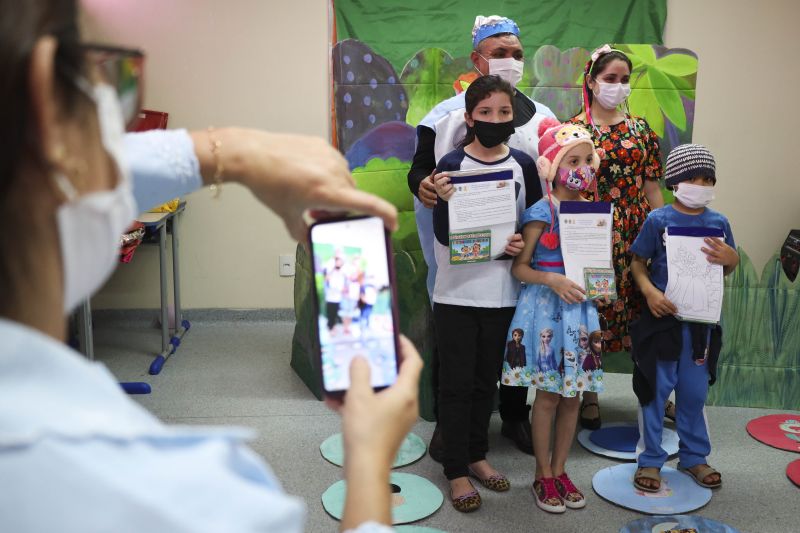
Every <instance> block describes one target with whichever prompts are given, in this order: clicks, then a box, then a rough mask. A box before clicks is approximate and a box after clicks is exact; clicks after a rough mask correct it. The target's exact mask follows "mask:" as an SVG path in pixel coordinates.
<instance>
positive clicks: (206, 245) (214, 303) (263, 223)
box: [82, 0, 328, 308]
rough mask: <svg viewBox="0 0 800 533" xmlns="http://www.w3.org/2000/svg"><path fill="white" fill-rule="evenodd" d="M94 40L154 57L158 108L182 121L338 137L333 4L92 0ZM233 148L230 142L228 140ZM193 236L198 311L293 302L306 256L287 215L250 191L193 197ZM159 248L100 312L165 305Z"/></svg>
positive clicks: (191, 304) (191, 272) (151, 96)
mask: <svg viewBox="0 0 800 533" xmlns="http://www.w3.org/2000/svg"><path fill="white" fill-rule="evenodd" d="M82 4H83V6H84V29H85V30H84V31H85V33H86V38H87V39H91V40H95V41H100V42H106V43H115V44H120V45H129V46H130V45H132V46H137V47H139V48H142V49H143V50H144V51H145V52H146V53H147V63H146V80H145V81H146V92H145V105H146V107H149V108H152V109H157V110H164V111H168V112H169V114H170V116H169V126H170V127H171V128H189V129H205V128H206V127H207V126H209V125H216V126H224V125H236V126H246V127H255V128H262V129H271V130H280V131H287V132H293V133H304V134H313V135H320V136H327V134H328V133H327V132H328V127H327V124H328V113H327V109H328V103H327V102H328V74H327V71H328V62H327V59H326V58H327V57H328V13H327V8H326V6H327V3H326V1H325V0H293V1H292V2H267V1H259V0H232V1H230V2H222V1H214V0H169V1H166V2H164V1H159V0H83V2H82ZM223 150H224V147H223ZM187 200H188V208H187V211H186V214H185V216H184V218H183V227H182V231H181V260H182V263H181V273H182V279H181V286H182V303H183V305H184V307H187V308H202V307H223V308H268V307H277V308H287V307H292V306H293V295H292V294H293V278H281V277H279V276H278V255H279V254H281V253H289V254H294V251H295V244H294V243H293V242H292V241H291V239H290V238H289V236H288V233H287V232H286V230H285V229H284V227H283V224H282V223H281V221H280V220H279V219H278V218H277V217H275V216H274V215H272V214H271V213H270V212H269V211H268V210H267V209H266V208H264V207H262V206H261V204H259V203H258V202H257V201H256V200H254V199H253V197H252V196H251V195H250V193H249V192H247V191H246V190H245V189H243V188H240V187H238V186H226V187H225V188H224V190H223V194H222V197H221V198H220V200H212V199H211V197H210V194H209V193H208V191H199V192H197V193H194V194H192V195H190V196H189V197H188V198H187ZM158 287H159V283H158V251H157V249H156V247H140V249H139V250H138V251H137V252H136V255H135V257H134V260H133V262H132V263H130V264H129V265H121V266H120V268H119V269H118V270H117V272H116V274H115V275H114V277H113V278H112V279H111V280H110V281H109V283H108V284H107V285H106V287H105V288H104V289H103V290H102V291H101V292H100V294H98V295H97V296H96V297H95V299H94V301H93V304H94V306H95V308H141V307H157V306H158V305H159V300H158Z"/></svg>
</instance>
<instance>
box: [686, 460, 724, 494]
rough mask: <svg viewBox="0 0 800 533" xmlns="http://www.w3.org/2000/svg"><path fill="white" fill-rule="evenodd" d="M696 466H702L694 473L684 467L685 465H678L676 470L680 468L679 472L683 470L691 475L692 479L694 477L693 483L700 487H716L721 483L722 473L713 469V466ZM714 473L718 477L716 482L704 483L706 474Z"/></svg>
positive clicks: (711, 474)
mask: <svg viewBox="0 0 800 533" xmlns="http://www.w3.org/2000/svg"><path fill="white" fill-rule="evenodd" d="M698 466H702V467H703V468H701V469H700V470H698V471H697V472H696V473H695V472H692V471H691V470H689V469H688V468H685V467H683V466H681V465H678V470H680V471H681V472H684V473H686V474H688V475H689V476H691V477H692V479H694V481H695V483H697V484H698V485H700V486H701V487H705V488H707V489H717V488H719V487H720V486H721V485H722V474H720V473H719V472H717V471H716V470H714V469H713V468H711V467H710V466H708V465H698ZM692 468H694V467H692ZM714 474H716V475H717V476H719V479H718V480H717V482H716V483H706V482H705V479H706V478H707V477H708V476H713V475H714Z"/></svg>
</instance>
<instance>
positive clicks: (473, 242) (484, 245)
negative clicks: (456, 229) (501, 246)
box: [450, 230, 492, 265]
mask: <svg viewBox="0 0 800 533" xmlns="http://www.w3.org/2000/svg"><path fill="white" fill-rule="evenodd" d="M491 249H492V232H491V231H489V230H486V231H473V232H466V233H451V234H450V264H451V265H465V264H467V263H483V262H485V261H489V259H491V257H490V256H489V253H490V250H491Z"/></svg>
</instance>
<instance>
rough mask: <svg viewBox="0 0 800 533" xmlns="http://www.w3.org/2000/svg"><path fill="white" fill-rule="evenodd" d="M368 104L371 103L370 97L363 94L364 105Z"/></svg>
mask: <svg viewBox="0 0 800 533" xmlns="http://www.w3.org/2000/svg"><path fill="white" fill-rule="evenodd" d="M370 104H372V98H370V97H369V96H365V97H364V105H370Z"/></svg>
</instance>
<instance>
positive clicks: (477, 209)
mask: <svg viewBox="0 0 800 533" xmlns="http://www.w3.org/2000/svg"><path fill="white" fill-rule="evenodd" d="M447 175H448V176H449V177H450V182H451V183H452V184H453V187H454V188H455V193H454V194H453V196H452V197H450V200H449V201H448V216H449V219H448V221H449V223H450V242H451V249H450V252H451V256H450V262H451V263H452V264H456V263H458V264H464V263H468V262H475V261H466V260H464V261H461V260H459V259H457V258H456V250H455V249H454V248H453V247H452V246H453V244H452V243H453V239H454V237H455V236H456V235H458V234H463V233H475V232H481V233H485V232H488V235H489V239H488V241H486V240H483V241H481V247H482V248H484V247H487V246H488V249H487V251H488V253H489V256H490V258H495V257H499V256H501V255H503V253H504V252H505V248H506V243H507V238H508V237H509V236H510V235H513V234H514V232H515V231H516V229H517V193H516V187H515V186H514V174H513V171H512V170H511V169H509V168H497V169H490V170H487V169H480V170H462V171H454V172H447ZM473 245H474V243H473ZM461 248H463V245H462V246H461ZM459 253H460V252H459Z"/></svg>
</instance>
